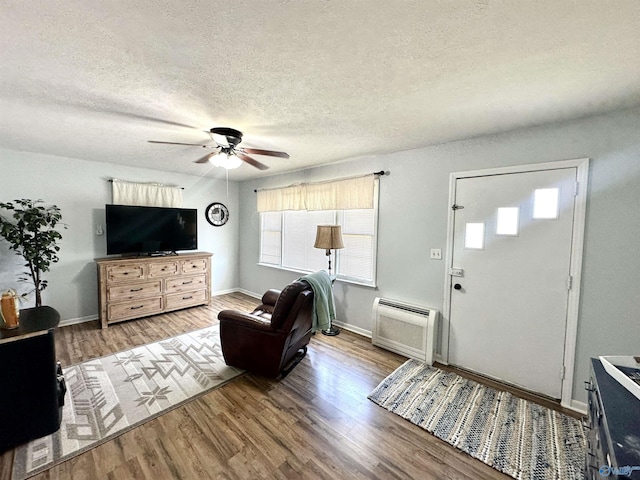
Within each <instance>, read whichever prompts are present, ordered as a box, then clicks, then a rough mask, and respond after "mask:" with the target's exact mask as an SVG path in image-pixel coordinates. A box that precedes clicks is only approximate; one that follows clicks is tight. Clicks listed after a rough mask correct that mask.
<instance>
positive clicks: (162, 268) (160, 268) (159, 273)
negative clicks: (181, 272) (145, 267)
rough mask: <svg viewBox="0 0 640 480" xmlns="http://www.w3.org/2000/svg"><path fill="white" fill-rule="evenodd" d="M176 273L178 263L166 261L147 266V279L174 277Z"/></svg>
mask: <svg viewBox="0 0 640 480" xmlns="http://www.w3.org/2000/svg"><path fill="white" fill-rule="evenodd" d="M177 273H178V262H177V261H175V260H173V261H166V262H158V263H151V264H150V265H149V278H155V277H166V276H168V275H175V274H177Z"/></svg>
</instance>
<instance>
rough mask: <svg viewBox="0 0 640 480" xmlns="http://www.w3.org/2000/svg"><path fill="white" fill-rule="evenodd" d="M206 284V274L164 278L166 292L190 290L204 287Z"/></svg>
mask: <svg viewBox="0 0 640 480" xmlns="http://www.w3.org/2000/svg"><path fill="white" fill-rule="evenodd" d="M206 285H207V276H206V275H204V274H202V275H191V276H184V277H176V278H168V279H167V280H166V286H167V287H166V293H179V292H189V291H191V290H196V289H201V288H205V287H206Z"/></svg>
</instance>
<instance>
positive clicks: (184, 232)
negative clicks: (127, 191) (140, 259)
mask: <svg viewBox="0 0 640 480" xmlns="http://www.w3.org/2000/svg"><path fill="white" fill-rule="evenodd" d="M105 210H106V227H107V228H106V229H107V255H115V254H123V255H126V254H142V255H150V254H163V253H165V254H166V253H175V252H177V251H178V250H195V249H197V248H198V215H197V212H198V211H197V209H195V208H164V207H139V206H132V205H105Z"/></svg>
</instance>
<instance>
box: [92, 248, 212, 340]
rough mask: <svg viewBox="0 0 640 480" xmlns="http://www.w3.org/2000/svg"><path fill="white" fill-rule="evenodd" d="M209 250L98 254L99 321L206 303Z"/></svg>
mask: <svg viewBox="0 0 640 480" xmlns="http://www.w3.org/2000/svg"><path fill="white" fill-rule="evenodd" d="M211 256H212V254H211V253H207V252H198V253H181V254H179V255H173V256H163V257H118V258H97V259H96V260H95V261H96V263H97V264H98V286H99V291H100V293H99V302H100V303H99V305H100V324H101V326H102V328H107V326H108V325H109V324H111V323H116V322H122V321H124V320H131V319H134V318H140V317H146V316H148V315H156V314H158V313H163V312H169V311H171V310H178V309H180V308H186V307H193V306H196V305H205V304H208V303H209V299H210V296H211V293H210V292H211Z"/></svg>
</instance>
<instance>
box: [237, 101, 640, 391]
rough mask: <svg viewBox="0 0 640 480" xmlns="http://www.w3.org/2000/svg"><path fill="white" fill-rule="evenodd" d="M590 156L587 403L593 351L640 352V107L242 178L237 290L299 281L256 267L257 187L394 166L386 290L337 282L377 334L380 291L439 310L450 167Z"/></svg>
mask: <svg viewBox="0 0 640 480" xmlns="http://www.w3.org/2000/svg"><path fill="white" fill-rule="evenodd" d="M585 157H588V158H591V171H590V185H589V189H590V193H589V197H588V205H587V226H586V232H585V255H584V263H583V284H582V292H581V302H580V314H579V325H578V339H577V352H576V371H575V376H574V394H573V396H574V399H576V400H579V401H585V399H586V395H585V394H584V391H583V388H582V387H583V385H582V381H583V380H585V379H587V378H588V370H589V358H590V357H592V356H597V355H603V354H636V355H637V354H638V353H640V313H639V312H640V255H639V254H638V251H637V249H638V247H637V244H638V239H639V238H640V214H638V212H637V210H638V208H639V207H640V109H639V108H635V109H630V110H625V111H620V112H617V113H611V114H607V115H601V116H595V117H590V118H586V119H583V120H579V121H574V122H566V123H561V124H553V125H545V126H540V127H536V128H528V129H522V130H517V131H513V132H509V133H505V134H501V135H492V136H485V137H480V138H476V139H470V140H464V141H459V142H451V143H446V144H441V145H435V146H431V147H427V148H422V149H418V150H411V151H405V152H398V153H394V154H390V155H384V156H377V157H368V158H361V159H355V160H352V161H349V162H345V163H340V164H335V165H332V166H327V167H322V168H316V169H311V170H305V171H302V172H298V173H295V174H288V175H281V176H274V177H269V178H266V179H263V180H259V181H247V182H243V183H242V184H241V186H240V205H241V217H242V218H241V225H240V230H241V231H242V232H243V235H242V237H241V238H240V269H239V275H240V286H241V288H243V289H245V290H247V291H251V292H254V293H262V292H263V291H265V290H266V289H268V288H281V287H283V286H284V285H286V284H287V283H288V282H289V281H291V280H293V279H295V278H297V277H298V275H296V274H295V273H291V272H283V271H278V270H275V269H272V268H268V267H261V266H258V265H257V260H258V252H259V232H258V229H259V216H258V214H257V213H256V207H255V193H254V191H253V190H254V189H256V188H267V187H275V186H284V185H289V184H291V183H294V182H300V181H317V180H321V179H329V178H339V177H343V176H348V175H354V174H360V173H372V172H374V171H378V170H389V171H390V172H391V175H389V176H385V177H383V178H382V179H381V181H380V215H379V243H378V287H377V288H376V289H374V288H367V287H361V286H355V285H349V284H344V283H338V284H336V286H335V294H336V308H337V310H338V312H337V315H338V319H339V320H340V321H342V322H345V323H348V324H349V325H351V326H353V327H355V328H356V330H361V331H370V330H371V306H372V303H373V299H374V298H375V297H376V296H382V297H388V298H393V299H400V300H405V301H408V302H411V303H417V304H421V305H426V306H431V307H434V308H437V309H438V310H440V311H442V309H443V301H444V272H445V265H444V261H437V260H430V259H429V249H430V248H442V249H443V257H444V256H445V255H444V253H445V252H444V249H445V246H446V228H447V215H448V209H449V205H448V181H449V174H450V173H451V172H458V171H465V170H475V169H483V168H492V167H499V166H506V165H518V164H528V163H539V162H549V161H556V160H566V159H574V158H585ZM291 161H292V162H293V161H295V159H294V158H292V159H291ZM496 308H499V306H496Z"/></svg>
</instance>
